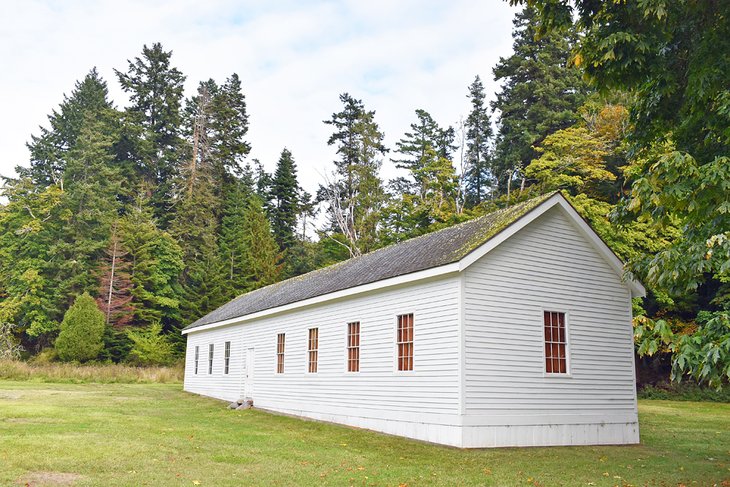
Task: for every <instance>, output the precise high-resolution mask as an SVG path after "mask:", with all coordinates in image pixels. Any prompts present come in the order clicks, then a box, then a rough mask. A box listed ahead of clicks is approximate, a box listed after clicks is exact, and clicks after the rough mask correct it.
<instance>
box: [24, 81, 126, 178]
mask: <svg viewBox="0 0 730 487" xmlns="http://www.w3.org/2000/svg"><path fill="white" fill-rule="evenodd" d="M108 95H109V91H108V89H107V84H106V81H104V80H103V79H102V78H101V76H99V73H97V71H96V68H94V69H92V70H91V71H90V72H89V74H87V75H86V76H85V77H84V79H83V80H82V81H77V82H76V84H75V85H74V89H73V91H72V92H71V95H70V96H65V95H64V97H63V102H62V103H61V105H60V106H59V108H58V110H53V112H51V114H50V115H49V116H48V121H49V124H50V128H44V127H41V128H40V130H41V133H40V135H37V136H35V135H34V136H31V142H30V143H29V144H27V145H28V150H29V151H30V168H29V169H28V168H24V167H18V169H17V172H18V174H21V175H27V176H29V177H30V178H31V179H32V180H33V182H34V183H35V184H37V185H38V186H40V187H42V188H43V187H47V186H50V185H51V184H59V183H60V182H61V178H62V177H63V173H64V170H65V167H66V162H67V161H66V160H67V157H68V153H69V151H71V150H72V149H73V148H74V147H75V146H76V142H77V140H78V138H79V136H80V134H81V130H82V128H83V126H84V125H86V124H87V123H88V118H89V117H93V118H97V119H99V118H107V120H108V118H110V117H115V116H116V114H115V113H114V110H113V108H112V105H111V102H110V101H109V100H108Z"/></svg>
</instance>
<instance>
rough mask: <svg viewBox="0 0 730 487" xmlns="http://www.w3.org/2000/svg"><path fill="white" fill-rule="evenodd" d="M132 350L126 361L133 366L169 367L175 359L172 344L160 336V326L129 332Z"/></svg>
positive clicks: (156, 324)
mask: <svg viewBox="0 0 730 487" xmlns="http://www.w3.org/2000/svg"><path fill="white" fill-rule="evenodd" d="M127 335H128V336H129V339H130V340H131V341H132V349H131V350H130V351H129V355H127V361H128V362H130V363H132V364H135V365H169V364H171V363H172V361H173V359H174V358H175V354H174V349H173V345H172V343H170V341H169V340H168V339H167V338H166V337H165V336H164V335H162V325H160V324H159V323H154V324H152V325H150V326H149V327H148V328H143V329H139V330H129V331H128V332H127Z"/></svg>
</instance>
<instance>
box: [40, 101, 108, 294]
mask: <svg viewBox="0 0 730 487" xmlns="http://www.w3.org/2000/svg"><path fill="white" fill-rule="evenodd" d="M86 122H87V123H86V124H85V125H83V126H82V128H81V131H80V134H79V137H78V140H77V142H76V145H75V146H74V147H73V148H72V149H71V150H69V153H68V158H67V163H66V168H65V170H64V173H63V189H64V193H63V197H62V198H61V203H60V221H59V222H58V223H60V225H61V226H60V227H59V229H58V234H57V237H56V238H57V242H56V244H55V245H54V246H53V247H52V248H51V249H50V252H49V254H50V258H51V260H52V261H53V262H54V264H55V266H56V267H55V269H54V271H53V272H54V276H53V278H54V280H55V282H56V294H57V296H58V299H60V302H61V303H62V306H67V305H68V303H70V301H71V299H72V298H73V296H76V295H79V294H82V293H84V292H94V293H95V292H96V290H97V285H98V283H97V281H96V278H95V274H96V270H97V269H98V265H99V262H100V260H101V258H102V256H103V255H104V251H105V249H106V248H107V245H108V242H109V236H110V234H111V227H112V224H113V222H114V221H115V220H116V218H117V215H118V211H119V208H120V202H119V195H120V193H121V186H122V181H121V177H120V173H119V170H118V167H116V166H115V165H114V164H113V161H114V158H115V156H114V154H113V149H112V145H113V142H114V140H115V135H114V131H113V128H112V127H110V126H109V125H108V124H106V123H104V122H103V121H100V120H97V119H95V118H94V117H93V116H91V115H87V119H86Z"/></svg>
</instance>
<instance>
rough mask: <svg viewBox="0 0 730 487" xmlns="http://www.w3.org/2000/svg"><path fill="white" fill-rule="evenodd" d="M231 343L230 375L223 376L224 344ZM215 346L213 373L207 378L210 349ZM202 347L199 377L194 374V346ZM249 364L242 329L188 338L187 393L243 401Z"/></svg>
mask: <svg viewBox="0 0 730 487" xmlns="http://www.w3.org/2000/svg"><path fill="white" fill-rule="evenodd" d="M226 341H230V342H231V361H230V366H229V368H228V374H225V373H224V364H223V357H224V355H223V354H224V344H225V342H226ZM211 343H213V344H214V345H215V348H214V351H213V373H212V374H208V346H209V345H210V344H211ZM196 345H197V346H198V347H200V349H199V350H200V356H199V361H198V373H197V374H195V346H196ZM245 360H246V350H245V349H244V348H243V342H242V340H241V329H240V328H236V327H226V328H215V329H212V330H208V331H206V332H205V335H202V334H197V335H195V334H191V335H188V341H187V347H186V352H185V382H184V388H185V390H186V391H190V392H195V393H198V394H203V395H205V396H211V397H217V398H219V399H226V400H235V399H238V398H239V397H242V392H243V372H244V370H243V369H244V367H243V364H245V363H246V362H245Z"/></svg>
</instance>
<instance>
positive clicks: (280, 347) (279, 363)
mask: <svg viewBox="0 0 730 487" xmlns="http://www.w3.org/2000/svg"><path fill="white" fill-rule="evenodd" d="M285 340H286V334H285V333H279V334H278V335H276V373H277V374H283V373H284V343H285Z"/></svg>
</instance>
